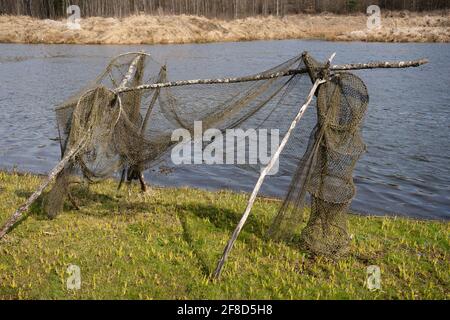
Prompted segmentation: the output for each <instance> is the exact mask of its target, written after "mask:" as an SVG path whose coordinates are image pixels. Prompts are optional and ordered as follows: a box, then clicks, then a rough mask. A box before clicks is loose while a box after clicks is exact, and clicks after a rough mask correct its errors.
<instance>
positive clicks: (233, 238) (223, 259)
mask: <svg viewBox="0 0 450 320" xmlns="http://www.w3.org/2000/svg"><path fill="white" fill-rule="evenodd" d="M335 55H336V53H333V54H332V55H331V57H330V59H328V64H327V67H328V68H329V67H330V64H331V61H332V60H333V59H334V57H335ZM325 82H326V80H323V79H317V80H316V82H314V85H313V87H312V88H311V91H310V92H309V94H308V97H307V99H306V102H305V104H304V105H303V106H302V107H301V108H300V110H299V112H298V114H297V115H296V116H295V118H294V120H293V121H292V123H291V126H290V128H289V130H288V132H287V133H286V135H285V136H284V138H283V140H282V141H281V144H280V146H279V147H278V149H277V151H276V152H275V154H274V155H273V156H272V158H271V159H270V162H269V164H268V165H267V166H266V167H265V168H264V170H263V171H262V172H261V175H260V176H259V179H258V181H257V182H256V185H255V188H254V189H253V192H252V194H251V195H250V198H249V200H248V203H247V208H246V209H245V212H244V214H243V215H242V218H241V220H240V221H239V223H238V225H237V226H236V229H234V232H233V234H232V235H231V238H230V240H229V241H228V243H227V245H226V246H225V249H224V251H223V254H222V257H221V258H220V260H219V262H218V264H217V267H216V271H214V275H213V277H214V278H216V279H218V278H219V277H220V274H221V272H222V269H223V266H224V265H225V262H226V261H227V258H228V255H229V254H230V251H231V249H232V248H233V245H234V242H235V241H236V239H237V237H238V236H239V234H240V232H241V230H242V228H243V227H244V224H245V222H246V221H247V219H248V216H249V215H250V211H251V210H252V208H253V204H254V203H255V200H256V196H257V195H258V192H259V189H261V186H262V184H263V182H264V179H265V178H266V176H267V174H268V173H269V172H270V170H272V168H273V166H274V165H275V163H276V162H277V161H278V158H279V157H280V154H281V152H282V151H283V149H284V147H285V146H286V144H287V142H288V140H289V138H290V136H291V133H292V131H294V129H295V127H296V126H297V123H298V122H299V121H300V119H301V118H302V117H303V115H304V114H305V111H306V109H308V107H309V105H310V104H311V101H312V99H313V97H314V94H315V93H316V90H317V88H318V87H319V85H321V84H322V83H325Z"/></svg>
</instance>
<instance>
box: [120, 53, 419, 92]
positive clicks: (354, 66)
mask: <svg viewBox="0 0 450 320" xmlns="http://www.w3.org/2000/svg"><path fill="white" fill-rule="evenodd" d="M426 63H428V60H427V59H419V60H411V61H386V62H368V63H351V64H343V65H333V66H331V67H330V70H331V71H348V70H364V69H384V68H410V67H419V66H421V65H424V64H426ZM307 72H308V71H307V69H306V68H301V69H294V70H288V71H282V72H276V73H260V74H257V75H255V76H247V77H236V78H223V79H197V80H180V81H171V82H164V83H152V84H144V85H141V86H137V87H134V88H118V89H117V90H116V91H115V92H116V93H122V92H127V91H136V90H154V89H159V88H167V87H180V86H188V85H199V84H227V83H238V82H249V81H258V80H269V79H274V78H279V77H286V76H292V75H295V74H303V73H307Z"/></svg>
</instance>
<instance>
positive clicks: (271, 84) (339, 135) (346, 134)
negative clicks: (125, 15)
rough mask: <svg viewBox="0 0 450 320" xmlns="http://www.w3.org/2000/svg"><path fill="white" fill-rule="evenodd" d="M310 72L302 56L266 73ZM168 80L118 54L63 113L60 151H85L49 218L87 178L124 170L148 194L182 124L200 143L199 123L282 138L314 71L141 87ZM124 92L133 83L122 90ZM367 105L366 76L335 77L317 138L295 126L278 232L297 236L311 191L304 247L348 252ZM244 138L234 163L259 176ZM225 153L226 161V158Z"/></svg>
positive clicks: (55, 196) (133, 57)
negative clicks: (152, 173)
mask: <svg viewBox="0 0 450 320" xmlns="http://www.w3.org/2000/svg"><path fill="white" fill-rule="evenodd" d="M303 68H307V69H308V71H309V76H310V78H311V80H313V81H314V80H315V79H316V78H317V77H318V76H322V75H321V72H322V71H323V70H324V69H323V65H321V64H319V63H317V62H316V61H314V60H313V59H312V58H309V56H307V55H298V56H296V57H294V58H292V59H290V60H288V61H286V62H283V63H281V64H280V65H278V66H276V67H274V68H271V69H269V70H267V71H265V72H263V73H261V74H259V75H258V76H265V75H268V74H272V73H276V72H287V71H288V70H292V69H303ZM254 78H258V77H256V76H255V77H254ZM168 81H169V79H168V68H167V67H166V66H164V65H161V64H159V63H158V62H156V61H154V60H153V59H152V58H151V57H149V56H148V55H145V54H142V53H133V54H125V55H121V56H118V57H116V58H114V59H113V60H112V61H111V62H110V64H109V65H108V66H107V67H106V69H105V71H104V72H103V73H102V74H101V75H99V77H98V78H97V79H95V81H93V82H92V83H91V84H90V85H89V86H87V87H86V88H84V89H83V90H81V91H80V92H79V93H78V94H76V95H75V96H73V97H72V98H70V99H68V100H67V101H66V102H65V103H64V104H62V105H61V106H59V107H58V108H57V109H56V116H57V122H58V130H59V133H60V141H61V150H62V154H65V153H67V152H68V150H71V149H72V148H74V146H78V145H81V148H80V150H79V151H78V152H77V153H76V155H75V157H74V158H73V159H72V160H71V161H70V162H69V163H68V164H67V165H66V167H65V168H64V170H63V171H62V172H61V173H60V174H59V175H58V177H57V179H56V182H55V185H54V187H53V188H52V189H51V191H50V192H49V194H48V195H47V197H46V199H45V210H46V212H47V213H48V215H49V216H50V217H55V216H56V215H57V214H58V213H59V212H60V211H61V210H62V208H63V204H64V201H65V199H66V198H69V199H71V196H70V185H71V184H72V183H74V182H76V181H78V178H77V176H79V175H80V174H81V176H82V177H84V178H85V179H87V180H88V181H89V182H95V181H97V180H99V179H104V178H108V177H111V176H115V175H119V176H120V177H121V182H123V181H124V180H126V181H128V182H129V183H130V182H131V181H133V180H139V181H140V183H141V188H142V190H145V188H146V184H145V181H144V179H143V174H142V172H144V171H145V170H146V169H149V168H151V167H153V166H155V164H157V163H158V161H160V159H161V158H163V157H164V156H167V154H168V153H169V152H170V151H171V149H172V148H173V146H174V145H176V144H178V142H179V141H173V139H172V134H173V132H174V130H176V129H180V128H181V129H184V130H186V132H189V133H190V134H191V136H192V137H193V139H194V140H195V139H196V136H195V133H196V131H195V128H196V125H195V123H196V122H197V121H201V123H202V132H204V131H206V130H208V129H215V130H216V132H219V133H225V134H226V132H228V130H230V129H240V130H244V131H245V130H249V129H260V130H261V129H266V130H267V133H268V134H269V138H268V140H269V141H270V132H272V131H271V130H273V129H276V130H278V131H279V133H280V135H284V133H286V132H287V130H288V129H289V122H286V121H283V122H280V118H284V119H292V118H293V117H294V116H295V115H296V113H297V112H298V108H299V106H300V105H301V104H302V103H303V101H304V99H305V97H306V95H307V93H308V92H309V90H310V87H311V85H310V83H309V80H308V79H307V78H306V77H302V74H300V73H296V74H292V75H289V76H279V77H273V78H270V79H265V80H254V81H246V82H241V83H215V84H197V85H187V86H168V87H161V88H157V87H152V88H147V89H146V90H142V89H136V87H138V86H140V85H142V84H146V85H151V84H155V83H165V82H168ZM118 88H119V89H120V88H135V89H132V90H127V91H125V92H121V93H118V91H117V89H118ZM367 103H368V95H367V90H366V88H365V86H364V84H363V82H362V81H361V80H360V79H359V78H357V77H356V76H354V75H352V74H350V73H335V74H333V75H331V76H330V79H329V81H328V82H326V83H325V84H323V85H321V86H320V87H319V90H318V95H317V125H316V126H315V128H314V129H313V130H312V133H311V134H310V136H309V142H308V138H307V136H304V135H302V134H301V131H300V130H297V131H296V132H295V133H294V135H293V136H292V138H291V139H290V141H289V143H288V145H287V147H286V148H285V150H284V151H283V153H282V154H281V157H280V159H281V162H283V161H286V162H289V163H291V164H292V163H295V164H296V168H293V167H292V165H291V166H288V165H286V166H283V165H280V167H281V168H284V170H281V171H279V172H278V173H277V175H286V176H289V177H292V182H291V186H290V188H289V191H288V193H287V196H286V200H285V201H284V203H283V205H282V207H281V209H280V212H279V213H278V214H277V216H276V217H275V220H274V223H273V225H272V227H271V229H270V234H271V235H272V236H273V237H275V238H281V237H283V238H292V236H293V234H294V233H295V232H297V231H298V224H299V221H301V219H299V216H301V215H302V214H303V211H304V207H305V196H306V194H307V193H310V194H311V207H312V209H311V217H310V220H309V223H308V225H307V227H306V228H305V229H304V230H303V232H302V234H301V238H302V245H303V246H304V247H305V248H306V249H308V250H310V251H312V252H315V253H320V254H331V255H335V256H338V255H341V254H343V253H344V252H345V250H346V248H347V242H348V240H347V239H348V236H347V231H346V225H345V224H346V220H345V215H346V211H347V209H348V206H349V204H350V202H351V199H352V197H353V196H354V193H355V188H354V185H353V181H352V171H353V168H354V166H355V164H356V161H357V160H358V158H359V156H360V155H361V153H362V152H363V151H364V144H363V142H362V139H361V136H360V128H361V123H362V119H363V117H364V113H365V110H366V108H367ZM238 139H239V138H237V140H235V141H234V145H235V146H236V148H234V154H233V156H234V157H238V153H244V154H245V157H244V158H245V159H241V160H243V161H237V163H236V165H237V166H238V167H239V168H240V169H241V170H251V171H257V172H258V171H259V170H260V169H261V168H262V166H263V164H262V163H260V161H259V160H257V162H252V161H249V158H250V157H251V154H252V152H254V150H252V149H251V147H250V146H251V145H252V143H251V141H250V140H252V139H258V136H254V135H247V136H245V137H244V138H241V139H243V140H245V141H244V142H246V143H243V144H241V145H240V146H241V149H239V148H238V146H239V142H240V141H238ZM211 140H213V138H211ZM203 143H204V142H203ZM224 143H225V142H224ZM204 147H205V146H204ZM268 147H269V149H270V146H268ZM242 148H243V149H242ZM270 151H271V152H272V153H273V152H274V150H270ZM222 156H223V159H222V160H223V161H222V162H223V163H224V162H225V160H226V159H225V158H226V157H227V155H225V154H224V155H222ZM194 157H195V155H194ZM241 157H242V155H241Z"/></svg>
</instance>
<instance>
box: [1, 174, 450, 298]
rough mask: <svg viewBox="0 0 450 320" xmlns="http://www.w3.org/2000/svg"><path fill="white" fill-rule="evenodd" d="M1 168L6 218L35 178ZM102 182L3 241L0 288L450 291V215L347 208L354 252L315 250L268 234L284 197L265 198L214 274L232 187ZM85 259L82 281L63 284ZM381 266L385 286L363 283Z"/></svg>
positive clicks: (241, 203) (177, 294)
mask: <svg viewBox="0 0 450 320" xmlns="http://www.w3.org/2000/svg"><path fill="white" fill-rule="evenodd" d="M40 179H41V178H39V177H36V176H32V175H24V176H19V175H15V174H7V173H0V221H1V222H4V221H6V219H7V218H8V217H9V216H10V215H11V214H12V213H13V212H14V210H15V209H16V208H17V207H18V206H19V205H20V204H22V203H23V202H24V200H25V199H26V198H27V197H28V196H29V195H30V194H31V192H32V191H33V190H34V189H35V188H36V186H37V185H38V184H39V182H40ZM116 187H117V185H116V183H115V182H113V181H107V182H104V183H102V184H98V185H93V186H91V187H90V190H86V189H79V190H78V191H77V193H76V196H77V198H78V199H79V200H78V201H79V202H80V205H81V207H82V208H81V210H80V211H75V210H74V209H73V208H71V207H70V205H69V204H68V205H67V206H66V209H65V211H64V213H63V214H62V215H60V216H59V217H58V218H57V219H56V220H53V221H50V220H47V218H46V217H45V216H44V215H43V213H42V210H41V206H40V203H37V204H36V205H34V206H33V208H32V210H31V212H30V214H29V215H28V217H27V218H26V220H24V221H23V222H22V223H21V224H20V225H19V226H18V227H17V228H15V229H14V230H12V231H11V232H10V233H9V234H8V235H7V237H5V239H4V240H2V241H0V298H2V299H42V298H45V299H194V298H195V299H448V298H449V297H450V295H449V289H450V278H449V270H450V268H449V267H450V263H449V257H448V253H449V239H448V235H449V224H448V223H442V222H433V221H417V220H411V219H400V218H377V217H359V216H354V215H352V216H350V218H349V230H350V232H351V233H352V234H353V235H354V236H353V240H352V243H351V247H352V248H351V255H350V256H349V257H348V258H346V259H344V260H342V261H339V262H333V261H329V260H325V259H322V258H315V259H312V258H310V257H308V255H306V254H305V253H302V252H301V251H300V250H299V249H298V248H297V247H296V245H295V244H292V243H277V242H273V241H267V240H265V239H264V234H265V232H266V230H267V228H268V225H269V224H270V221H271V218H272V217H273V216H274V214H275V213H276V211H277V208H278V206H279V203H277V202H274V201H270V200H263V199H260V200H258V201H257V202H256V204H255V208H254V209H253V211H252V214H251V216H250V218H249V221H248V223H247V225H246V226H245V228H244V230H243V233H242V234H241V236H240V237H239V239H238V241H237V242H236V245H235V247H234V249H233V251H232V253H231V255H230V258H229V261H228V263H227V265H226V266H225V269H224V273H223V276H222V279H221V281H216V282H215V281H211V280H209V274H210V273H211V272H212V271H213V270H214V268H215V265H216V262H217V260H218V258H219V257H220V255H221V253H222V250H223V247H224V245H225V243H226V241H227V240H228V237H229V236H230V233H231V232H232V230H233V228H234V226H235V225H236V223H237V221H238V219H239V218H240V215H241V214H242V211H243V209H244V207H245V204H246V200H247V195H245V194H236V193H232V192H228V191H222V192H207V191H200V190H194V189H169V188H167V189H155V190H153V194H151V195H141V194H139V193H138V192H137V188H136V189H133V191H136V192H133V193H132V194H131V196H129V195H128V193H127V192H126V191H122V192H120V193H118V192H117V191H116ZM70 264H75V265H78V266H80V268H81V276H82V287H81V290H80V291H68V290H67V289H66V279H67V277H68V274H67V273H66V270H67V267H68V265H70ZM369 265H378V266H380V268H381V281H382V290H381V291H374V292H371V291H369V290H368V289H367V288H366V286H365V281H366V268H367V266H369Z"/></svg>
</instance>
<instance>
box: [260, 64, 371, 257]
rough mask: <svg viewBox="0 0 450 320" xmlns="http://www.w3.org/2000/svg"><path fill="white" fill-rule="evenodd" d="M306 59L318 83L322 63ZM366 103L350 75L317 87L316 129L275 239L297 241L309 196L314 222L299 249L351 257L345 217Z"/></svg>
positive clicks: (352, 189)
mask: <svg viewBox="0 0 450 320" xmlns="http://www.w3.org/2000/svg"><path fill="white" fill-rule="evenodd" d="M308 60H309V64H311V67H310V68H309V70H310V76H311V78H312V79H313V80H314V79H316V78H317V77H319V76H320V72H318V71H317V70H320V68H318V66H319V64H318V63H317V62H316V61H314V60H313V59H312V58H308ZM307 63H308V62H307ZM325 76H326V75H325ZM368 102H369V95H368V92H367V88H366V86H365V84H364V83H363V81H362V80H361V79H360V78H358V77H357V76H355V75H353V74H350V73H342V72H339V73H335V74H332V75H329V79H328V81H327V82H326V83H324V84H322V85H321V86H320V87H319V89H318V94H317V115H318V117H317V125H316V126H315V128H314V129H313V130H312V133H311V135H310V139H309V143H308V147H307V150H306V152H305V153H304V155H303V157H302V159H301V160H300V163H299V165H298V167H297V170H296V171H295V174H294V176H293V179H292V182H291V185H290V188H289V191H288V194H287V196H286V198H285V200H284V203H283V205H282V207H281V209H280V211H279V212H278V214H277V216H276V217H275V219H274V223H273V225H272V226H271V229H270V231H269V233H270V235H271V236H272V237H274V238H278V239H280V238H285V239H286V238H288V239H292V238H293V237H294V235H295V232H296V231H298V227H299V225H300V224H301V222H302V220H303V219H302V218H303V215H304V212H305V209H306V208H305V207H306V199H307V198H306V196H307V194H309V195H310V218H309V221H308V223H307V226H306V227H305V228H304V229H303V230H302V232H301V236H300V244H301V246H302V247H303V248H304V249H305V250H307V251H309V252H312V253H314V254H317V255H325V256H328V257H331V258H340V257H342V256H344V255H345V254H346V253H347V252H348V248H349V240H350V238H349V235H348V232H347V212H348V210H349V207H350V204H351V201H352V199H353V197H354V196H355V185H354V183H353V170H354V168H355V166H356V163H357V161H358V159H359V158H360V156H361V155H362V153H364V151H365V148H366V147H365V144H364V143H363V140H362V136H361V126H362V123H363V119H364V116H365V113H366V110H367V106H368Z"/></svg>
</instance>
